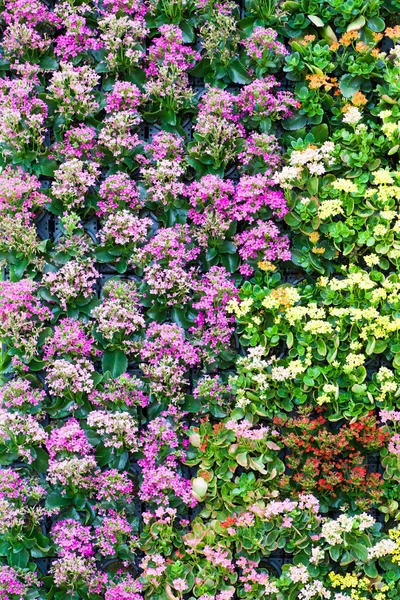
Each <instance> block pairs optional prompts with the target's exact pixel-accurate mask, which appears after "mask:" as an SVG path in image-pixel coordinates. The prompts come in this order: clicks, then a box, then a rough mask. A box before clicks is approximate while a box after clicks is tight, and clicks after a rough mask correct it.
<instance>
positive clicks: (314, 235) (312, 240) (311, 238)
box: [308, 231, 320, 244]
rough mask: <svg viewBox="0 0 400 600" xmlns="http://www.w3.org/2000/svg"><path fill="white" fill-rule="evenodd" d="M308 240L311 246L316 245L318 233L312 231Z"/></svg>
mask: <svg viewBox="0 0 400 600" xmlns="http://www.w3.org/2000/svg"><path fill="white" fill-rule="evenodd" d="M308 238H309V240H310V242H312V243H313V244H316V243H317V242H318V240H319V238H320V235H319V233H318V231H313V232H312V233H310V235H309V236H308Z"/></svg>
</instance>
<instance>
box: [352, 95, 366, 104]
mask: <svg viewBox="0 0 400 600" xmlns="http://www.w3.org/2000/svg"><path fill="white" fill-rule="evenodd" d="M351 101H352V103H353V105H354V106H365V105H366V104H367V102H368V100H367V98H366V97H365V96H364V94H363V93H362V92H356V93H355V94H354V96H353V97H352V99H351Z"/></svg>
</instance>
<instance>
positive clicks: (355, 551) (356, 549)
mask: <svg viewBox="0 0 400 600" xmlns="http://www.w3.org/2000/svg"><path fill="white" fill-rule="evenodd" d="M350 552H351V554H352V555H353V556H354V558H357V559H358V560H361V561H362V562H367V560H368V550H367V548H366V547H365V546H363V544H354V545H353V546H351V548H350Z"/></svg>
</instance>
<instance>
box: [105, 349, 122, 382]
mask: <svg viewBox="0 0 400 600" xmlns="http://www.w3.org/2000/svg"><path fill="white" fill-rule="evenodd" d="M101 366H102V369H103V373H105V372H106V371H110V373H111V375H112V377H114V378H116V377H119V376H120V375H122V373H126V369H127V368H128V359H127V358H126V354H125V352H123V351H122V350H113V351H110V350H106V351H105V352H104V354H103V358H102V360H101Z"/></svg>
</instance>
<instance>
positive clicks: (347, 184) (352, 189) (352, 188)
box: [332, 178, 358, 194]
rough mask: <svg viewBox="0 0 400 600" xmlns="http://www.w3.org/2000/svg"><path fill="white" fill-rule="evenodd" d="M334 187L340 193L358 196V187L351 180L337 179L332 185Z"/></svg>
mask: <svg viewBox="0 0 400 600" xmlns="http://www.w3.org/2000/svg"><path fill="white" fill-rule="evenodd" d="M332 187H333V188H335V190H338V191H339V192H346V193H347V194H356V193H357V192H358V186H357V185H356V184H355V183H354V182H353V181H351V180H350V179H343V178H339V179H336V181H334V182H333V183H332Z"/></svg>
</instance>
